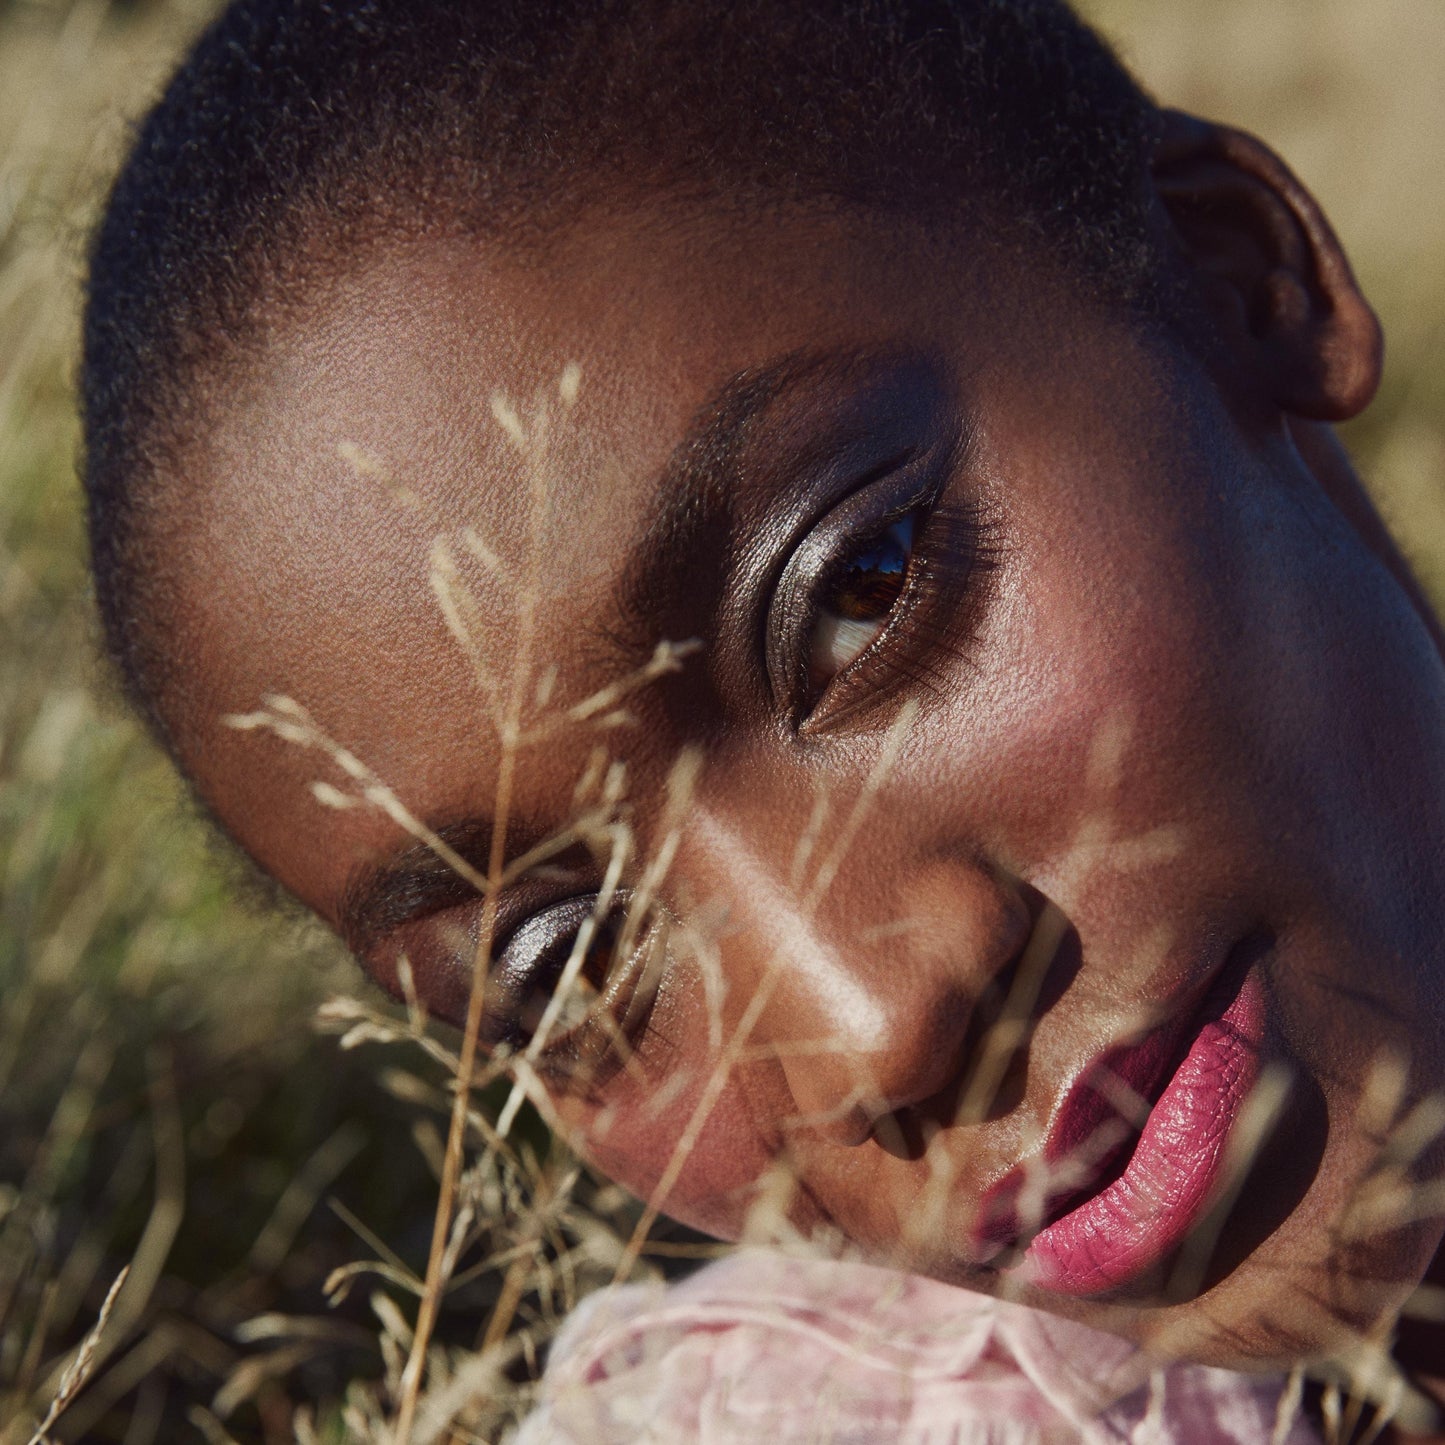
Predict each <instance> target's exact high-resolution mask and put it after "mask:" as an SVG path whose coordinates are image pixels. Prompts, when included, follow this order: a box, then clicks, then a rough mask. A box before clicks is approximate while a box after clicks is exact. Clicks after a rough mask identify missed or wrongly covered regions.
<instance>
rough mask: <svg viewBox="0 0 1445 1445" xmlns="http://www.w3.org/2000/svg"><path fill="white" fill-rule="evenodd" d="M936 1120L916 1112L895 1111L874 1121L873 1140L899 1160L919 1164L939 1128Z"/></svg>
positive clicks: (911, 1110) (908, 1110)
mask: <svg viewBox="0 0 1445 1445" xmlns="http://www.w3.org/2000/svg"><path fill="white" fill-rule="evenodd" d="M940 1127H941V1126H940V1125H939V1123H938V1121H937V1120H936V1119H929V1118H925V1117H924V1116H923V1115H921V1114H919V1113H918V1112H917V1111H916V1110H913V1109H893V1110H890V1111H889V1112H888V1113H887V1114H882V1115H880V1116H879V1117H878V1118H876V1119H875V1120H874V1121H873V1138H874V1139H875V1140H876V1141H877V1143H878V1146H879V1147H880V1148H881V1149H882V1150H883V1151H884V1152H885V1153H887V1154H891V1155H892V1156H893V1157H894V1158H895V1159H902V1160H903V1161H904V1162H905V1163H907V1164H912V1163H916V1162H917V1161H918V1160H919V1159H922V1158H923V1156H924V1154H926V1153H927V1152H928V1146H929V1145H930V1144H931V1143H932V1142H933V1136H934V1135H935V1134H937V1133H938V1131H939V1128H940Z"/></svg>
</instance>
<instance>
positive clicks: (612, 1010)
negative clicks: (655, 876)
mask: <svg viewBox="0 0 1445 1445" xmlns="http://www.w3.org/2000/svg"><path fill="white" fill-rule="evenodd" d="M559 913H561V914H563V918H562V919H561V920H559V921H554V920H555V916H556V915H557V914H559ZM589 919H592V920H596V923H595V926H596V929H597V933H595V934H594V936H593V938H592V939H590V940H589V945H588V946H589V951H590V950H591V948H593V947H595V946H596V945H597V944H598V943H599V942H600V943H601V944H602V946H603V947H614V946H615V942H616V941H619V940H622V939H625V938H626V936H627V928H628V919H627V900H626V898H625V897H619V898H618V899H617V901H616V902H615V903H614V905H613V908H612V909H611V910H610V912H609V913H608V914H606V915H603V916H602V917H601V918H599V917H598V914H597V899H596V897H595V896H580V897H575V898H570V899H564V900H561V901H560V902H558V903H554V904H552V905H550V906H549V907H548V908H546V909H544V910H542V911H541V912H539V913H535V914H533V915H532V916H531V917H530V918H528V919H527V920H525V921H524V922H523V923H522V924H521V925H520V926H519V927H518V928H516V929H515V930H513V931H512V933H511V934H510V935H509V936H508V937H507V938H506V939H505V940H504V941H503V942H502V943H501V944H500V946H499V947H498V948H497V949H496V951H495V962H494V964H493V967H492V973H491V976H490V978H489V980H488V990H487V991H488V1005H487V1010H486V1014H485V1016H484V1019H483V1035H482V1042H483V1043H484V1044H485V1045H486V1047H487V1048H488V1049H490V1050H500V1049H510V1050H511V1051H512V1052H513V1053H522V1052H523V1051H524V1050H526V1049H527V1048H528V1047H529V1046H530V1045H531V1042H532V1039H533V1037H534V1031H535V1028H536V1027H537V1026H539V1025H540V1022H541V1018H542V1016H543V1014H544V1013H545V1012H546V1010H547V1008H548V1007H549V1006H550V1003H551V1001H552V999H553V998H554V996H555V995H556V991H557V988H558V987H559V985H560V983H561V979H562V975H563V974H564V972H565V970H566V966H567V963H568V960H569V959H570V958H571V955H572V952H573V950H574V949H575V947H576V946H577V940H578V937H579V934H580V931H581V929H582V927H584V926H585V924H586V922H587V920H589ZM660 926H661V924H660V920H659V919H658V918H656V917H651V918H646V919H644V920H642V922H641V923H640V924H636V925H635V926H634V927H633V929H632V933H631V946H630V948H629V949H628V951H627V954H626V956H625V957H622V958H620V960H619V959H613V960H612V961H610V962H609V963H608V964H607V966H606V968H605V970H604V972H603V973H602V975H601V977H600V978H598V979H597V980H596V982H595V983H593V982H592V980H590V979H588V974H589V968H588V964H587V961H586V959H585V958H584V960H583V962H582V964H581V965H580V967H579V968H578V970H577V973H576V974H575V975H574V978H573V984H572V987H573V989H574V990H576V989H577V988H578V987H579V985H580V984H581V983H582V982H583V981H584V980H587V981H588V982H589V983H591V986H592V989H593V993H592V997H590V998H589V999H587V1000H586V1013H585V1015H584V1016H583V1017H582V1018H581V1019H580V1020H578V1021H577V1022H575V1023H573V1024H571V1025H570V1026H567V1025H566V1024H565V1023H564V1019H565V1013H564V1014H563V1015H560V1016H559V1017H558V1018H557V1019H555V1020H554V1022H553V1023H552V1025H551V1026H550V1031H549V1036H548V1039H547V1042H546V1044H545V1045H544V1046H543V1047H542V1048H541V1049H540V1050H539V1051H538V1053H537V1054H536V1056H535V1057H534V1059H533V1064H534V1067H535V1068H536V1070H537V1072H538V1073H539V1074H541V1075H542V1076H543V1077H544V1078H546V1079H547V1080H549V1082H552V1083H555V1084H556V1085H557V1086H558V1087H561V1088H565V1089H567V1090H568V1091H569V1092H571V1093H574V1094H579V1095H585V1094H588V1093H595V1092H597V1091H598V1090H600V1089H601V1088H602V1087H603V1086H604V1085H605V1084H606V1083H607V1082H608V1080H610V1079H611V1078H613V1077H614V1076H615V1075H616V1074H617V1073H618V1072H619V1071H620V1070H621V1069H623V1068H625V1067H627V1066H628V1064H629V1062H630V1061H631V1060H632V1059H633V1058H635V1057H636V1056H637V1055H638V1053H639V1051H640V1049H641V1048H642V1045H643V1043H644V1041H645V1040H646V1039H647V1037H648V1036H649V1035H650V1034H652V1033H653V1032H655V1030H654V1029H653V1027H652V1023H651V1019H652V1013H653V1007H654V1003H655V1000H656V996H657V993H658V991H659V988H660V980H659V979H658V977H656V973H657V972H658V971H659V970H655V969H653V968H652V967H650V960H652V959H654V958H657V959H659V960H660V959H661V957H662V954H661V952H660V950H662V949H663V947H664V944H663V941H662V939H661V935H660ZM542 930H547V931H548V935H549V936H547V937H546V938H545V939H543V940H542V941H541V942H540V943H538V944H537V945H536V946H534V947H528V946H527V944H526V938H527V935H528V934H529V933H530V932H533V931H542ZM609 940H611V941H609ZM519 949H525V951H526V953H527V954H528V956H527V957H525V958H522V959H517V958H514V957H509V955H513V954H514V952H515V951H517V950H519ZM508 995H510V996H511V997H510V998H508ZM565 1007H566V1005H564V1008H565ZM452 1022H456V1020H452Z"/></svg>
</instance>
